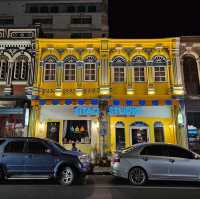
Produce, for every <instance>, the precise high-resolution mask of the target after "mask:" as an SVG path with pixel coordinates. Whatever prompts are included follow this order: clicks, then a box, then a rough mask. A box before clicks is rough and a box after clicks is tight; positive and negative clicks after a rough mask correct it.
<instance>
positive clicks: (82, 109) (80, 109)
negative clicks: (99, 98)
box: [73, 106, 99, 116]
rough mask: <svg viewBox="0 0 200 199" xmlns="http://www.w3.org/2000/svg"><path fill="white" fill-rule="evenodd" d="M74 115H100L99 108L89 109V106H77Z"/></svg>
mask: <svg viewBox="0 0 200 199" xmlns="http://www.w3.org/2000/svg"><path fill="white" fill-rule="evenodd" d="M73 113H74V114H75V115H78V116H79V115H87V116H96V115H99V108H98V107H89V106H77V107H74V109H73Z"/></svg>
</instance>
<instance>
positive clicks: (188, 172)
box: [111, 143, 200, 185]
mask: <svg viewBox="0 0 200 199" xmlns="http://www.w3.org/2000/svg"><path fill="white" fill-rule="evenodd" d="M111 167H112V174H113V175H114V176H117V177H122V178H126V179H128V180H129V181H130V182H131V183H132V184H133V185H143V184H145V183H146V182H147V181H148V180H176V181H179V180H180V181H200V156H199V155H198V154H196V153H194V152H192V151H189V150H187V149H185V148H182V147H180V146H178V145H172V144H162V143H155V144H150V143H144V144H136V145H133V146H132V147H129V148H127V149H125V150H123V151H121V152H120V153H116V154H115V155H114V156H113V158H112V163H111Z"/></svg>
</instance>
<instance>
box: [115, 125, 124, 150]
mask: <svg viewBox="0 0 200 199" xmlns="http://www.w3.org/2000/svg"><path fill="white" fill-rule="evenodd" d="M115 141H116V150H121V149H124V148H125V125H124V123H123V122H117V123H116V124H115Z"/></svg>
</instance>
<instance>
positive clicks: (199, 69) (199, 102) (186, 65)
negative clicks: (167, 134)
mask: <svg viewBox="0 0 200 199" xmlns="http://www.w3.org/2000/svg"><path fill="white" fill-rule="evenodd" d="M180 61H181V70H182V78H183V80H184V89H185V100H184V101H185V112H186V119H187V132H188V141H189V147H190V148H191V149H193V150H195V151H197V152H199V153H200V37H194V36H187V37H186V36H185V37H181V39H180Z"/></svg>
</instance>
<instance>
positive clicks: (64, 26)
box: [0, 0, 109, 38]
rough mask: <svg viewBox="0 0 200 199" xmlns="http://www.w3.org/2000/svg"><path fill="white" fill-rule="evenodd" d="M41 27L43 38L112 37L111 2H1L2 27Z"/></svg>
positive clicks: (4, 0) (37, 0)
mask: <svg viewBox="0 0 200 199" xmlns="http://www.w3.org/2000/svg"><path fill="white" fill-rule="evenodd" d="M35 24H41V30H42V32H43V35H42V37H48V38H52V37H54V38H92V37H96V38H97V37H98V38H99V37H108V31H109V30H108V0H14V1H13V0H1V1H0V27H23V28H30V27H32V26H33V25H35Z"/></svg>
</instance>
